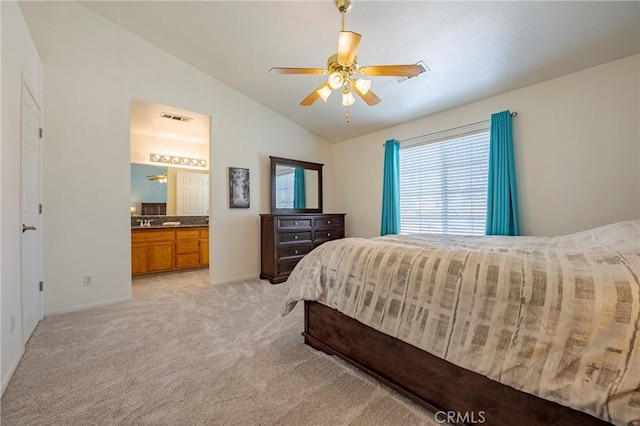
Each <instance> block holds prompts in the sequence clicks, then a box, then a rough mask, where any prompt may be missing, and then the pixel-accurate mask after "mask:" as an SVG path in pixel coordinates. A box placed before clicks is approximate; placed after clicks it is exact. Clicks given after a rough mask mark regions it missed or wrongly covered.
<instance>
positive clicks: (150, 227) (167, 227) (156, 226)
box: [131, 223, 209, 230]
mask: <svg viewBox="0 0 640 426" xmlns="http://www.w3.org/2000/svg"><path fill="white" fill-rule="evenodd" d="M203 227H207V228H208V227H209V224H208V223H202V224H198V225H193V224H185V225H151V226H132V227H131V229H136V230H137V229H173V228H203Z"/></svg>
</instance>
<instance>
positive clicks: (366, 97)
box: [349, 80, 381, 106]
mask: <svg viewBox="0 0 640 426" xmlns="http://www.w3.org/2000/svg"><path fill="white" fill-rule="evenodd" d="M349 86H351V90H353V91H354V92H356V93H357V95H358V96H360V97H361V98H362V100H363V101H365V102H366V103H367V105H369V106H374V105H378V104H379V103H380V102H381V99H380V98H379V97H378V96H376V94H375V93H373V91H372V90H368V91H367V93H365V94H363V93H362V92H361V91H360V89H358V87H357V86H356V84H355V82H354V81H353V80H351V81H350V82H349Z"/></svg>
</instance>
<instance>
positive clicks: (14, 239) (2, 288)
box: [0, 1, 42, 392]
mask: <svg viewBox="0 0 640 426" xmlns="http://www.w3.org/2000/svg"><path fill="white" fill-rule="evenodd" d="M0 40H1V43H2V49H0V50H1V55H2V56H1V58H2V59H1V67H0V68H1V72H0V75H1V79H2V83H1V87H0V94H1V96H0V97H1V98H2V107H1V109H0V117H1V118H0V122H1V123H2V126H1V135H2V140H1V145H0V177H1V179H0V265H1V267H0V299H1V302H0V326H1V332H0V336H1V343H0V345H1V346H2V349H1V351H0V353H1V355H0V363H1V364H2V373H1V374H2V392H4V390H5V387H6V385H7V384H8V382H9V379H11V375H12V374H13V370H14V369H15V367H16V366H17V365H18V361H20V357H21V356H22V352H23V350H24V345H23V344H22V309H21V306H22V287H21V283H20V280H21V270H20V247H21V245H20V244H21V243H20V133H21V126H20V123H21V118H20V115H21V112H20V111H21V98H22V81H23V79H24V81H25V82H26V83H27V85H28V86H29V88H30V89H31V91H32V93H33V94H34V96H35V99H36V100H38V101H40V100H41V99H42V86H41V83H42V67H41V64H40V59H39V58H38V52H37V51H36V48H35V45H34V44H33V41H32V40H31V37H30V36H29V32H28V30H27V26H26V24H25V22H24V19H23V17H22V14H21V13H20V9H19V8H18V5H17V4H16V3H15V2H13V1H2V2H0ZM11 315H14V316H15V324H16V327H15V329H14V331H13V332H11V320H10V318H11Z"/></svg>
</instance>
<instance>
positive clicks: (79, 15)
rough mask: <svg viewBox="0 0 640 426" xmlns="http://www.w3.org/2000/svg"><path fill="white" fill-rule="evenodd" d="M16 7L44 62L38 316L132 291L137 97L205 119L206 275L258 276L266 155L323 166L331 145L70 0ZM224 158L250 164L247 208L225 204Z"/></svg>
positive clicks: (265, 198)
mask: <svg viewBox="0 0 640 426" xmlns="http://www.w3.org/2000/svg"><path fill="white" fill-rule="evenodd" d="M21 8H22V10H23V11H24V13H25V16H26V17H27V20H28V23H29V28H30V30H31V33H32V35H33V38H34V40H35V42H36V45H37V46H38V50H39V52H40V54H41V57H42V61H43V65H44V102H45V113H44V128H45V133H46V140H47V148H46V150H45V154H44V180H45V186H44V204H45V215H44V223H45V234H44V239H45V242H44V244H45V247H44V276H45V280H46V283H47V285H46V291H45V314H46V313H51V312H60V311H65V310H69V309H74V308H78V307H88V306H92V305H95V304H102V303H106V302H109V301H116V300H122V299H127V298H129V297H130V296H131V285H130V283H131V278H130V263H131V255H130V228H129V221H130V217H129V215H130V213H129V179H130V178H129V156H130V152H129V148H130V146H129V131H130V128H129V114H130V105H131V100H132V99H133V98H136V99H142V100H146V101H150V102H155V103H161V104H164V105H173V106H176V107H177V108H181V109H186V110H189V111H195V112H198V113H201V114H206V115H209V116H211V120H212V122H211V136H212V141H211V146H210V157H209V162H210V164H211V169H212V174H211V176H212V182H211V200H212V214H211V239H210V244H211V247H210V249H211V267H210V269H211V281H212V282H219V281H225V280H232V279H236V278H243V277H257V276H258V273H259V255H260V253H259V217H258V214H259V213H266V212H268V210H269V194H268V190H269V182H268V173H269V159H268V156H269V155H275V156H286V157H290V158H298V159H301V160H307V161H316V162H323V163H327V162H328V161H329V160H330V154H331V149H330V145H329V144H328V143H327V142H326V141H324V140H323V139H321V138H319V137H317V136H315V135H313V134H311V133H309V132H308V131H306V130H304V129H302V128H301V127H299V126H297V125H295V124H293V123H292V122H290V121H289V120H287V119H286V118H284V117H282V116H280V115H277V114H276V113H274V112H273V111H271V110H268V109H267V108H265V107H263V106H262V105H259V104H257V103H256V102H254V101H252V100H250V99H249V98H247V97H245V96H244V95H242V94H240V93H238V92H236V91H234V90H232V89H230V88H229V87H227V86H225V85H223V84H222V83H220V82H219V81H217V80H215V79H213V78H211V77H209V76H207V75H206V74H204V73H202V72H200V71H198V70H196V69H194V68H193V67H191V66H189V65H187V64H185V63H184V62H182V61H180V60H178V59H177V58H175V57H173V56H171V55H169V54H167V53H166V52H164V51H162V50H160V49H158V48H156V47H154V46H152V45H150V44H149V43H147V42H145V41H143V40H141V39H140V38H138V37H136V36H134V35H132V34H130V33H128V32H126V31H124V30H123V29H121V28H120V27H118V26H116V25H114V24H112V23H110V22H108V21H106V20H105V19H103V18H101V17H99V16H98V15H96V14H94V13H93V12H91V11H89V10H88V9H86V8H85V7H83V6H81V5H79V4H77V3H72V2H51V3H49V2H42V3H37V4H34V3H31V2H23V3H22V4H21ZM229 166H232V167H245V168H249V169H250V171H251V208H250V209H247V210H241V209H229V208H228V198H229V197H228V183H227V174H228V171H227V170H228V167H229ZM327 175H328V177H330V176H331V172H330V170H329V171H328V173H327ZM325 186H326V188H327V192H326V196H327V199H328V200H331V187H332V185H331V182H330V180H329V179H328V181H327V182H325ZM327 208H328V209H331V205H330V203H328V206H327ZM84 274H90V275H93V276H94V283H95V284H94V285H93V286H92V287H83V286H82V275H84Z"/></svg>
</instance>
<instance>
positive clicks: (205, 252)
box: [200, 240, 209, 265]
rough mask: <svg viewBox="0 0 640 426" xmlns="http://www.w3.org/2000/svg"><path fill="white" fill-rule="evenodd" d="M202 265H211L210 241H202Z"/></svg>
mask: <svg viewBox="0 0 640 426" xmlns="http://www.w3.org/2000/svg"><path fill="white" fill-rule="evenodd" d="M200 264H201V265H208V264H209V240H200Z"/></svg>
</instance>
